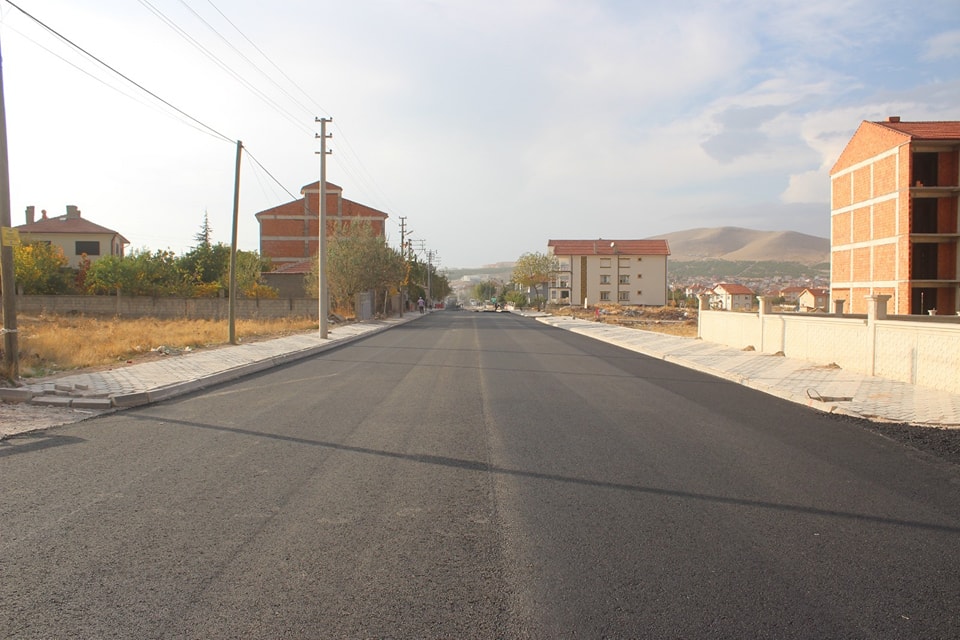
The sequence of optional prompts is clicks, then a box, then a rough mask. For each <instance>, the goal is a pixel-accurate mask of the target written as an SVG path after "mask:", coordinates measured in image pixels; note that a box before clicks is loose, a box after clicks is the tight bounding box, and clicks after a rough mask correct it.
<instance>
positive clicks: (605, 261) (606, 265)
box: [600, 258, 610, 269]
mask: <svg viewBox="0 0 960 640" xmlns="http://www.w3.org/2000/svg"><path fill="white" fill-rule="evenodd" d="M600 267H601V268H603V269H609V268H610V258H600Z"/></svg>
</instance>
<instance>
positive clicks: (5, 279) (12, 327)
mask: <svg viewBox="0 0 960 640" xmlns="http://www.w3.org/2000/svg"><path fill="white" fill-rule="evenodd" d="M5 104H6V103H5V100H4V97H3V58H2V56H0V234H2V235H3V236H5V237H6V241H0V282H2V286H3V368H4V372H5V373H6V375H7V376H8V377H9V378H10V380H16V379H17V378H18V377H20V347H19V345H18V341H17V283H16V280H15V279H14V271H13V242H11V241H9V240H11V239H12V238H11V236H12V235H13V233H12V232H9V231H8V230H9V229H11V228H12V226H11V223H10V164H9V158H8V156H7V112H6V107H5Z"/></svg>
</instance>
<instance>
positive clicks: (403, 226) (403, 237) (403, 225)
mask: <svg viewBox="0 0 960 640" xmlns="http://www.w3.org/2000/svg"><path fill="white" fill-rule="evenodd" d="M406 242H407V216H400V255H401V256H403V260H404V262H406V260H407V244H406ZM409 272H410V266H409V265H407V273H409ZM406 292H407V288H406V287H405V286H403V285H401V286H400V317H401V318H402V317H403V306H404V304H405V302H406V301H405V300H404V298H405V297H406V296H405V294H406Z"/></svg>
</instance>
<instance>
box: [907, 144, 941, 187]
mask: <svg viewBox="0 0 960 640" xmlns="http://www.w3.org/2000/svg"><path fill="white" fill-rule="evenodd" d="M939 161H940V155H939V154H938V153H935V152H917V153H914V154H913V183H912V184H913V185H915V186H917V187H935V186H937V173H938V172H937V169H938V168H939V167H938V166H937V165H938V164H939Z"/></svg>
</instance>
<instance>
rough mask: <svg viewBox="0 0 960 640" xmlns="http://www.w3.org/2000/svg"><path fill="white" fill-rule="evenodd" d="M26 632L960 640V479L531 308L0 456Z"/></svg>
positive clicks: (441, 328)
mask: <svg viewBox="0 0 960 640" xmlns="http://www.w3.org/2000/svg"><path fill="white" fill-rule="evenodd" d="M0 445H2V446H0V637H3V638H7V637H9V638H171V637H177V638H737V639H741V638H877V639H884V640H886V639H891V638H898V639H900V638H905V639H907V638H924V639H935V638H960V468H958V467H957V466H956V465H951V464H948V463H946V462H944V461H942V460H938V459H936V458H933V457H931V456H928V455H926V454H923V453H921V452H918V451H916V450H913V449H910V448H908V447H905V446H904V445H902V444H899V443H897V442H894V441H891V440H888V439H886V438H883V437H881V436H879V435H877V434H876V433H874V432H871V431H869V430H867V429H864V428H862V426H861V425H860V424H859V423H857V421H855V420H851V419H848V418H838V417H836V416H831V415H826V414H821V413H817V412H814V411H812V410H809V409H806V408H803V407H798V406H795V405H792V404H789V403H786V402H783V401H780V400H777V399H774V398H770V397H768V396H764V395H762V394H759V393H757V392H754V391H751V390H749V389H745V388H742V387H739V386H737V385H735V384H732V383H729V382H726V381H722V380H719V379H716V378H711V377H709V376H705V375H701V374H699V373H696V372H693V371H689V370H685V369H682V368H679V367H676V366H673V365H669V364H666V363H663V362H660V361H656V360H652V359H648V358H644V357H642V356H638V355H636V354H632V353H629V352H626V351H623V350H621V349H618V348H616V347H613V346H611V345H607V344H604V343H599V342H594V341H591V340H589V339H587V338H583V337H582V336H578V335H575V334H572V333H568V332H564V331H562V330H559V329H553V328H549V327H545V326H543V325H541V324H539V323H536V322H535V321H533V320H530V319H525V318H519V317H517V316H512V315H507V314H492V313H488V314H482V313H468V312H444V313H436V314H432V315H431V316H429V317H427V318H423V319H419V320H418V321H416V322H413V323H409V324H406V325H402V326H400V327H397V328H395V329H392V330H390V331H388V332H385V333H381V334H377V335H375V336H372V337H370V338H368V339H365V340H362V341H359V342H356V343H353V344H350V345H347V346H344V347H342V348H340V349H336V350H334V351H330V352H327V353H325V354H322V355H320V356H319V357H317V358H314V359H311V360H309V361H304V362H300V363H298V364H295V365H292V366H288V367H285V368H282V369H276V370H273V371H270V372H267V373H264V374H262V375H259V376H255V377H251V378H247V379H244V380H242V381H240V382H237V383H234V384H229V385H224V386H222V387H219V388H216V389H213V390H210V391H207V392H204V393H202V394H196V395H193V396H187V397H183V398H180V399H177V400H174V401H170V402H166V403H163V404H159V405H154V406H150V407H146V408H142V409H138V410H130V411H126V412H122V413H118V414H113V415H109V416H104V417H100V418H96V419H93V420H90V421H86V422H83V423H78V424H74V425H67V426H64V427H62V428H59V429H54V430H51V431H48V432H46V433H40V434H34V435H31V436H27V437H19V438H13V439H10V440H7V441H4V442H2V443H0Z"/></svg>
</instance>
